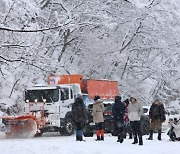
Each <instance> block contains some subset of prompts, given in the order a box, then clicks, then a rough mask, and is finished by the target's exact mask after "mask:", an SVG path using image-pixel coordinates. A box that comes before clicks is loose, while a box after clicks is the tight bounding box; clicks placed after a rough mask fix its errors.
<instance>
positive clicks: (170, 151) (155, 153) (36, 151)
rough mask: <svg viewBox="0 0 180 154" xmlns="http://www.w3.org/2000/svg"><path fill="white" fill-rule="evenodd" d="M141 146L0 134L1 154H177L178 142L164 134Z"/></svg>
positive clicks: (107, 140) (109, 139)
mask: <svg viewBox="0 0 180 154" xmlns="http://www.w3.org/2000/svg"><path fill="white" fill-rule="evenodd" d="M143 138H144V145H143V146H139V145H132V144H131V143H132V140H130V139H126V140H125V141H124V142H123V143H122V144H120V143H117V142H116V140H117V139H116V137H113V136H111V135H110V134H106V136H105V141H104V142H97V141H95V135H94V137H90V138H85V140H86V142H76V141H75V136H59V135H56V136H55V135H54V134H53V137H52V136H48V135H46V134H45V135H43V137H39V138H33V139H5V137H4V135H3V134H2V133H1V134H0V151H1V154H120V153H121V154H122V153H126V154H133V153H134V154H136V153H137V154H177V153H179V151H180V142H170V141H169V140H168V136H167V135H166V134H165V133H164V134H163V135H162V138H163V140H162V141H158V140H157V134H155V135H154V140H153V141H148V140H145V139H146V138H147V136H143Z"/></svg>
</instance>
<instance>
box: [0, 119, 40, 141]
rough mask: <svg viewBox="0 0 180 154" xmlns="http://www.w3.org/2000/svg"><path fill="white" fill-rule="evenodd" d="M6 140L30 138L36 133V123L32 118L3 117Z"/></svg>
mask: <svg viewBox="0 0 180 154" xmlns="http://www.w3.org/2000/svg"><path fill="white" fill-rule="evenodd" d="M2 122H3V123H4V125H5V126H6V137H7V138H31V137H34V136H35V135H36V133H37V123H36V119H35V117H33V116H18V117H3V118H2Z"/></svg>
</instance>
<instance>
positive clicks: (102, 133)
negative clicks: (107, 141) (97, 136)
mask: <svg viewBox="0 0 180 154" xmlns="http://www.w3.org/2000/svg"><path fill="white" fill-rule="evenodd" d="M100 133H101V140H102V141H104V130H103V129H101V131H100Z"/></svg>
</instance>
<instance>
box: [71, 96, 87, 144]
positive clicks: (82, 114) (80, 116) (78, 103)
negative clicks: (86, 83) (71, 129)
mask: <svg viewBox="0 0 180 154" xmlns="http://www.w3.org/2000/svg"><path fill="white" fill-rule="evenodd" d="M72 118H73V120H74V122H75V126H76V141H83V137H82V135H83V127H84V126H85V124H86V123H87V119H88V118H87V112H86V107H85V105H84V102H83V99H82V98H81V97H78V98H76V100H75V102H74V103H73V105H72Z"/></svg>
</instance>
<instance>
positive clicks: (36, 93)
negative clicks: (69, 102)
mask: <svg viewBox="0 0 180 154" xmlns="http://www.w3.org/2000/svg"><path fill="white" fill-rule="evenodd" d="M35 99H37V100H38V102H43V99H46V102H48V103H52V102H57V101H58V100H59V91H58V89H41V90H27V91H26V92H25V100H29V101H30V102H34V101H35Z"/></svg>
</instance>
